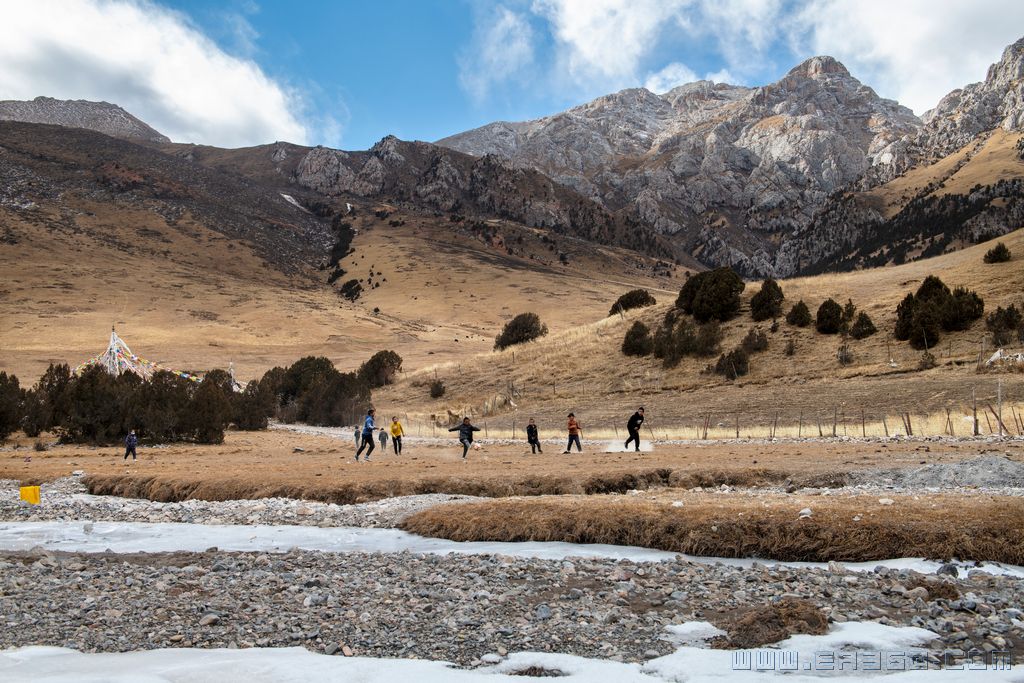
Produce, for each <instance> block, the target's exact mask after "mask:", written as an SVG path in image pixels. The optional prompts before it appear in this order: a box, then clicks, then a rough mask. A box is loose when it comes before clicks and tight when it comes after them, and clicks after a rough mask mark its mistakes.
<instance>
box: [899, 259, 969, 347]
mask: <svg viewBox="0 0 1024 683" xmlns="http://www.w3.org/2000/svg"><path fill="white" fill-rule="evenodd" d="M984 311H985V303H984V301H982V299H981V297H980V296H978V295H977V293H975V292H972V291H969V290H967V289H965V288H963V287H957V288H956V290H955V291H953V292H951V291H949V287H947V286H946V285H945V284H944V283H943V282H942V280H940V279H939V278H937V277H935V276H934V275H929V276H928V277H926V278H925V279H924V282H922V283H921V286H920V287H919V288H918V290H917V293H916V294H907V296H905V297H904V298H903V301H901V302H900V304H899V306H897V307H896V327H895V329H894V331H893V336H895V337H896V338H897V339H900V340H904V341H908V340H909V341H910V344H911V346H913V347H914V348H917V349H927V348H929V347H932V346H935V344H936V343H938V341H939V337H940V336H941V332H942V330H946V331H952V330H966V329H967V328H969V327H970V326H971V323H973V322H974V321H975V320H977V319H978V318H980V317H981V316H982V314H983V313H984Z"/></svg>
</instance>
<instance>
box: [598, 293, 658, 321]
mask: <svg viewBox="0 0 1024 683" xmlns="http://www.w3.org/2000/svg"><path fill="white" fill-rule="evenodd" d="M656 303H658V302H657V301H656V300H655V299H654V297H653V296H651V293H650V292H648V291H647V290H646V289H634V290H631V291H628V292H626V293H625V294H623V295H622V296H620V297H619V298H618V299H616V300H615V303H614V304H612V307H611V309H610V310H609V311H608V315H615V314H616V313H621V312H623V311H629V310H631V309H634V308H643V307H645V306H653V305H654V304H656Z"/></svg>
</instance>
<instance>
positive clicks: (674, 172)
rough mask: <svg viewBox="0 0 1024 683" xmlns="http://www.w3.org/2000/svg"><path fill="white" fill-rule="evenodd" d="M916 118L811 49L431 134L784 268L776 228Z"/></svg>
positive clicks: (714, 247)
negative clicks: (746, 68)
mask: <svg viewBox="0 0 1024 683" xmlns="http://www.w3.org/2000/svg"><path fill="white" fill-rule="evenodd" d="M921 125H922V124H921V121H920V120H919V119H918V118H917V117H916V116H915V115H914V114H913V112H911V111H910V110H909V109H907V108H906V107H903V106H902V105H899V104H898V103H896V102H894V101H892V100H886V99H884V98H881V97H879V96H878V95H877V94H876V93H875V92H874V90H872V89H871V88H870V87H868V86H866V85H864V84H863V83H861V82H860V81H858V80H857V79H856V78H854V77H852V76H851V75H850V73H849V71H848V70H847V69H846V67H845V66H843V65H842V63H840V62H839V61H838V60H836V59H834V58H832V57H828V56H816V57H811V58H809V59H807V60H804V61H803V62H801V63H800V64H798V65H797V66H795V67H793V68H792V69H791V70H790V71H789V72H788V73H787V74H786V75H785V76H783V77H782V78H781V79H779V80H778V81H776V82H775V83H771V84H768V85H765V86H761V87H757V88H748V87H744V86H733V85H729V84H713V83H710V82H707V81H704V82H697V83H693V84H686V85H683V86H679V87H677V88H673V89H672V90H670V91H668V92H667V93H664V94H662V95H657V94H655V93H651V92H650V91H647V90H646V89H643V88H632V89H628V90H623V91H620V92H618V93H613V94H611V95H606V96H603V97H599V98H597V99H595V100H593V101H591V102H588V103H585V104H582V105H579V106H577V107H573V108H571V109H569V110H567V111H565V112H561V113H558V114H554V115H551V116H548V117H543V118H541V119H535V120H532V121H526V122H519V123H507V122H506V123H495V124H488V125H487V126H484V127H481V128H477V129H473V130H470V131H466V132H465V133H460V134H457V135H454V136H449V137H447V138H443V139H442V140H439V141H438V144H440V145H443V146H448V147H452V148H454V149H459V150H461V151H466V152H468V153H473V154H481V153H491V154H500V155H503V156H506V157H509V158H510V159H511V160H512V162H513V163H514V164H516V165H519V166H528V167H533V168H537V169H538V170H540V171H542V172H544V173H546V174H547V175H549V176H550V177H552V178H553V179H555V180H557V181H559V182H562V183H564V184H567V185H569V186H570V187H573V188H574V189H576V190H577V191H579V192H580V193H581V194H584V195H586V196H590V197H592V198H594V199H595V200H596V201H599V202H600V203H602V204H603V205H604V206H606V207H607V208H608V209H609V210H610V211H613V212H620V213H622V214H623V215H626V216H629V217H631V218H633V219H634V220H636V221H638V222H640V223H646V224H649V225H651V226H652V227H653V228H654V229H655V230H656V231H657V232H659V233H661V234H664V235H669V236H673V237H674V238H675V239H676V241H678V242H679V243H681V245H682V248H683V249H684V250H685V251H687V252H689V253H692V254H693V255H694V256H696V257H698V258H700V260H702V261H703V262H705V263H706V264H708V265H713V266H714V265H730V266H734V267H738V268H739V269H740V270H742V271H744V272H745V273H746V274H748V275H754V274H770V273H775V272H777V271H779V270H783V271H785V270H786V269H785V267H783V268H779V267H778V266H777V264H776V263H775V262H774V253H775V251H776V250H777V245H776V244H775V242H776V241H777V237H775V236H777V235H779V234H781V233H785V232H786V231H792V230H796V229H799V228H800V227H803V226H806V225H807V224H808V223H809V222H810V221H811V218H812V215H813V213H814V211H815V210H816V209H817V208H818V207H819V206H820V205H821V204H823V203H824V201H825V200H826V199H827V197H828V196H829V195H830V194H832V193H833V192H835V191H837V190H838V189H840V188H842V187H845V186H846V185H848V184H849V183H852V182H853V181H855V180H856V179H858V178H860V177H861V176H863V175H864V174H865V172H866V171H867V170H868V168H869V167H870V166H871V165H872V164H874V163H877V162H878V161H879V160H880V159H882V158H886V157H885V156H884V155H885V154H886V153H887V151H888V148H889V147H890V146H891V145H892V144H894V143H896V142H897V141H899V140H900V139H902V138H904V137H906V136H907V135H909V134H912V133H914V132H916V131H917V129H918V128H919V127H920V126H921ZM780 206H784V207H786V210H780ZM787 274H788V273H787Z"/></svg>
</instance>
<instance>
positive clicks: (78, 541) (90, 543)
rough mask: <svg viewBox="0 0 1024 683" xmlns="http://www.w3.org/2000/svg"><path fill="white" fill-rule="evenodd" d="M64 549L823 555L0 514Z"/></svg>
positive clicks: (619, 556) (37, 540)
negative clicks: (25, 518) (681, 550)
mask: <svg viewBox="0 0 1024 683" xmlns="http://www.w3.org/2000/svg"><path fill="white" fill-rule="evenodd" d="M36 547H39V548H43V549H44V550H58V551H65V552H80V553H101V552H106V551H108V550H109V551H111V552H115V553H161V552H179V551H181V552H202V551H204V550H207V549H209V548H217V549H218V550H220V551H222V552H271V553H283V552H288V551H289V550H292V549H297V550H311V551H321V552H330V553H398V552H411V553H421V554H438V555H447V554H449V553H463V554H468V555H508V556H510V557H524V558H537V559H544V560H562V559H565V558H567V557H582V558H595V559H610V560H629V561H632V562H663V561H670V560H675V559H677V558H679V559H681V560H683V561H690V562H697V563H700V564H716V563H721V564H724V565H729V566H734V567H750V566H751V565H753V564H755V563H757V564H761V565H765V566H779V567H789V568H795V569H827V568H828V567H829V564H827V563H823V562H776V561H773V560H758V559H752V558H722V557H697V556H693V555H683V554H680V553H672V552H668V551H664V550H652V549H650V548H638V547H635V546H621V545H606V544H600V543H593V544H588V543H560V542H541V541H532V542H523V543H504V542H498V541H473V542H459V541H449V540H447V539H443V538H424V537H422V536H416V535H415V534H410V533H408V532H405V531H401V530H399V529H382V528H361V527H312V526H297V525H255V526H250V525H241V524H238V525H230V524H185V523H178V522H153V523H147V522H92V521H88V520H79V521H74V520H65V521H50V522H0V550H6V551H25V550H31V549H33V548H36ZM836 564H838V566H839V567H841V568H842V569H845V570H847V571H854V572H868V571H873V570H874V569H875V568H877V567H885V568H887V569H896V570H913V571H916V572H920V573H922V574H934V573H936V572H937V571H938V569H939V568H940V567H941V566H942V565H943V563H942V562H938V561H935V560H925V559H921V558H899V559H893V560H878V561H868V562H849V563H841V564H840V563H836ZM956 566H957V568H958V569H960V571H961V572H964V573H966V572H968V571H972V570H978V571H981V572H984V573H987V574H992V575H997V576H1013V577H1017V578H1024V567H1018V566H1014V565H1003V564H999V563H997V562H982V563H978V564H974V563H970V562H961V563H956Z"/></svg>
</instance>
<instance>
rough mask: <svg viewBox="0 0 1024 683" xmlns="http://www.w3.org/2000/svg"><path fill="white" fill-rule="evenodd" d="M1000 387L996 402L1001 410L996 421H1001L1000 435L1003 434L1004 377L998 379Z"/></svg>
mask: <svg viewBox="0 0 1024 683" xmlns="http://www.w3.org/2000/svg"><path fill="white" fill-rule="evenodd" d="M997 386H998V389H996V404H997V405H998V406H999V412H998V413H997V414H996V422H998V423H999V436H1002V435H1003V378H1002V377H1000V378H999V381H998V384H997Z"/></svg>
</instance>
